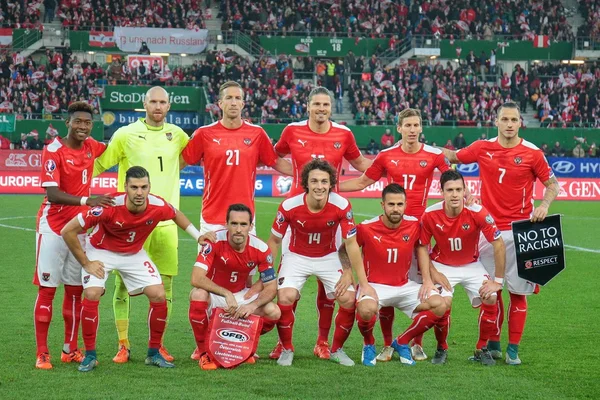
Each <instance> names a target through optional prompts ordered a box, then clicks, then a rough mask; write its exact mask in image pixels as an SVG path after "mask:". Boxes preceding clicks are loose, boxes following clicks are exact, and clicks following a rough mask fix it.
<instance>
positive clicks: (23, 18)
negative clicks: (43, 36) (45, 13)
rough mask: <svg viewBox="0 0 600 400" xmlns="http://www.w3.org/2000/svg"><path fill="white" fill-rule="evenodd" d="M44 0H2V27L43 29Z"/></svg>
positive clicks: (0, 19) (0, 21) (0, 11)
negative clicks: (25, 0)
mask: <svg viewBox="0 0 600 400" xmlns="http://www.w3.org/2000/svg"><path fill="white" fill-rule="evenodd" d="M42 7H43V0H31V1H27V2H20V1H1V2H0V27H1V28H23V29H34V28H35V29H43V26H42V23H41V16H42V14H41V9H42Z"/></svg>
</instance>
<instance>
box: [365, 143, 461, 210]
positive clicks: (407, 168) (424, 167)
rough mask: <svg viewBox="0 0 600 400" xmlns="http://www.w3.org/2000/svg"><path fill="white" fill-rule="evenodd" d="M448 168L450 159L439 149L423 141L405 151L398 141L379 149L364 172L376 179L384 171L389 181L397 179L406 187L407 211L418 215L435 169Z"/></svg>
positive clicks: (442, 169)
mask: <svg viewBox="0 0 600 400" xmlns="http://www.w3.org/2000/svg"><path fill="white" fill-rule="evenodd" d="M436 168H437V169H438V170H439V171H440V172H444V171H447V170H448V169H450V163H449V162H448V160H447V159H446V157H444V153H442V151H441V150H440V149H436V148H435V147H431V146H428V145H426V144H424V145H422V147H421V150H419V151H417V152H416V153H407V152H405V151H404V150H403V149H402V146H401V145H400V144H396V145H394V146H392V147H390V148H389V149H385V150H382V151H381V152H380V153H379V154H377V157H375V160H374V161H373V164H372V165H371V166H370V167H369V168H368V169H367V170H366V171H365V175H366V176H367V177H368V178H370V179H372V180H374V181H378V180H380V179H381V177H382V176H383V175H384V173H386V172H387V177H388V183H394V182H395V183H397V184H399V185H401V186H402V187H403V188H404V189H405V190H406V210H405V212H404V213H405V214H406V215H412V216H414V217H420V216H421V215H423V212H425V207H427V196H428V195H429V187H430V186H431V182H433V172H434V171H435V169H436Z"/></svg>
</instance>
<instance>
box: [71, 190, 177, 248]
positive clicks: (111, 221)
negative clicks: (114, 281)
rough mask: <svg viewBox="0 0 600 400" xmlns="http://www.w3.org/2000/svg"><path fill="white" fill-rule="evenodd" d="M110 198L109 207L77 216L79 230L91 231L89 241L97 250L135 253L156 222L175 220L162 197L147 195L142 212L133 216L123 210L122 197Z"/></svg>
mask: <svg viewBox="0 0 600 400" xmlns="http://www.w3.org/2000/svg"><path fill="white" fill-rule="evenodd" d="M112 196H113V197H114V198H115V205H114V206H113V207H107V208H103V207H94V208H90V209H88V211H87V212H82V213H80V214H79V215H78V216H77V218H78V219H79V223H80V224H81V226H82V227H83V229H85V230H88V229H90V228H91V227H94V229H93V231H92V233H90V237H89V240H90V244H91V245H92V246H93V247H95V248H97V249H101V250H108V251H112V252H115V253H127V254H134V253H137V252H139V251H140V250H142V247H143V246H144V242H145V241H146V239H147V238H148V236H150V233H152V231H153V230H154V228H156V225H158V223H159V222H161V221H167V220H170V219H173V218H175V214H176V210H175V208H174V207H173V206H172V205H171V204H169V203H167V202H166V201H165V200H164V199H163V198H162V197H158V196H154V195H152V194H151V195H148V201H147V202H148V204H147V206H146V209H145V210H144V211H142V212H141V213H138V214H133V213H132V212H131V211H129V210H128V209H127V205H126V197H127V195H126V194H125V193H114V194H113V195H112Z"/></svg>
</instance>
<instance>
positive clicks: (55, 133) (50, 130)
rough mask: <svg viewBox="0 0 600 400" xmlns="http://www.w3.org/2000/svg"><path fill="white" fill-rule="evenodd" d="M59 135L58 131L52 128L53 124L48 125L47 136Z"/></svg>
mask: <svg viewBox="0 0 600 400" xmlns="http://www.w3.org/2000/svg"><path fill="white" fill-rule="evenodd" d="M56 135H58V129H56V128H55V127H53V126H52V124H50V125H48V129H46V136H56Z"/></svg>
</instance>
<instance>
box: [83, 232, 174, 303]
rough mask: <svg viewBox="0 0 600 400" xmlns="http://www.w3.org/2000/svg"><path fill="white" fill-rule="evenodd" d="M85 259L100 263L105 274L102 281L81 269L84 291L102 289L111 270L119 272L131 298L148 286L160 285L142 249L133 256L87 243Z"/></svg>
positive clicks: (148, 258)
mask: <svg viewBox="0 0 600 400" xmlns="http://www.w3.org/2000/svg"><path fill="white" fill-rule="evenodd" d="M87 257H88V258H89V259H90V261H94V260H99V261H102V262H103V263H104V272H105V273H104V279H98V278H96V277H95V276H93V275H90V274H88V273H87V272H86V271H85V270H84V269H82V270H81V271H82V272H81V280H82V281H83V288H84V289H87V288H89V287H101V288H104V287H105V285H106V280H107V279H108V276H109V274H110V272H111V271H113V270H114V271H118V272H119V275H121V278H122V279H123V283H125V287H126V288H127V292H129V294H130V295H132V296H136V295H139V294H142V292H143V291H144V289H145V288H146V287H148V286H152V285H161V284H162V279H161V278H160V273H159V272H158V268H156V265H154V263H153V262H152V260H150V257H148V254H147V253H146V251H145V250H144V249H142V250H140V251H139V252H138V253H134V254H125V253H114V252H112V251H108V250H100V249H96V248H94V247H93V246H91V245H90V244H89V243H88V246H87Z"/></svg>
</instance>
